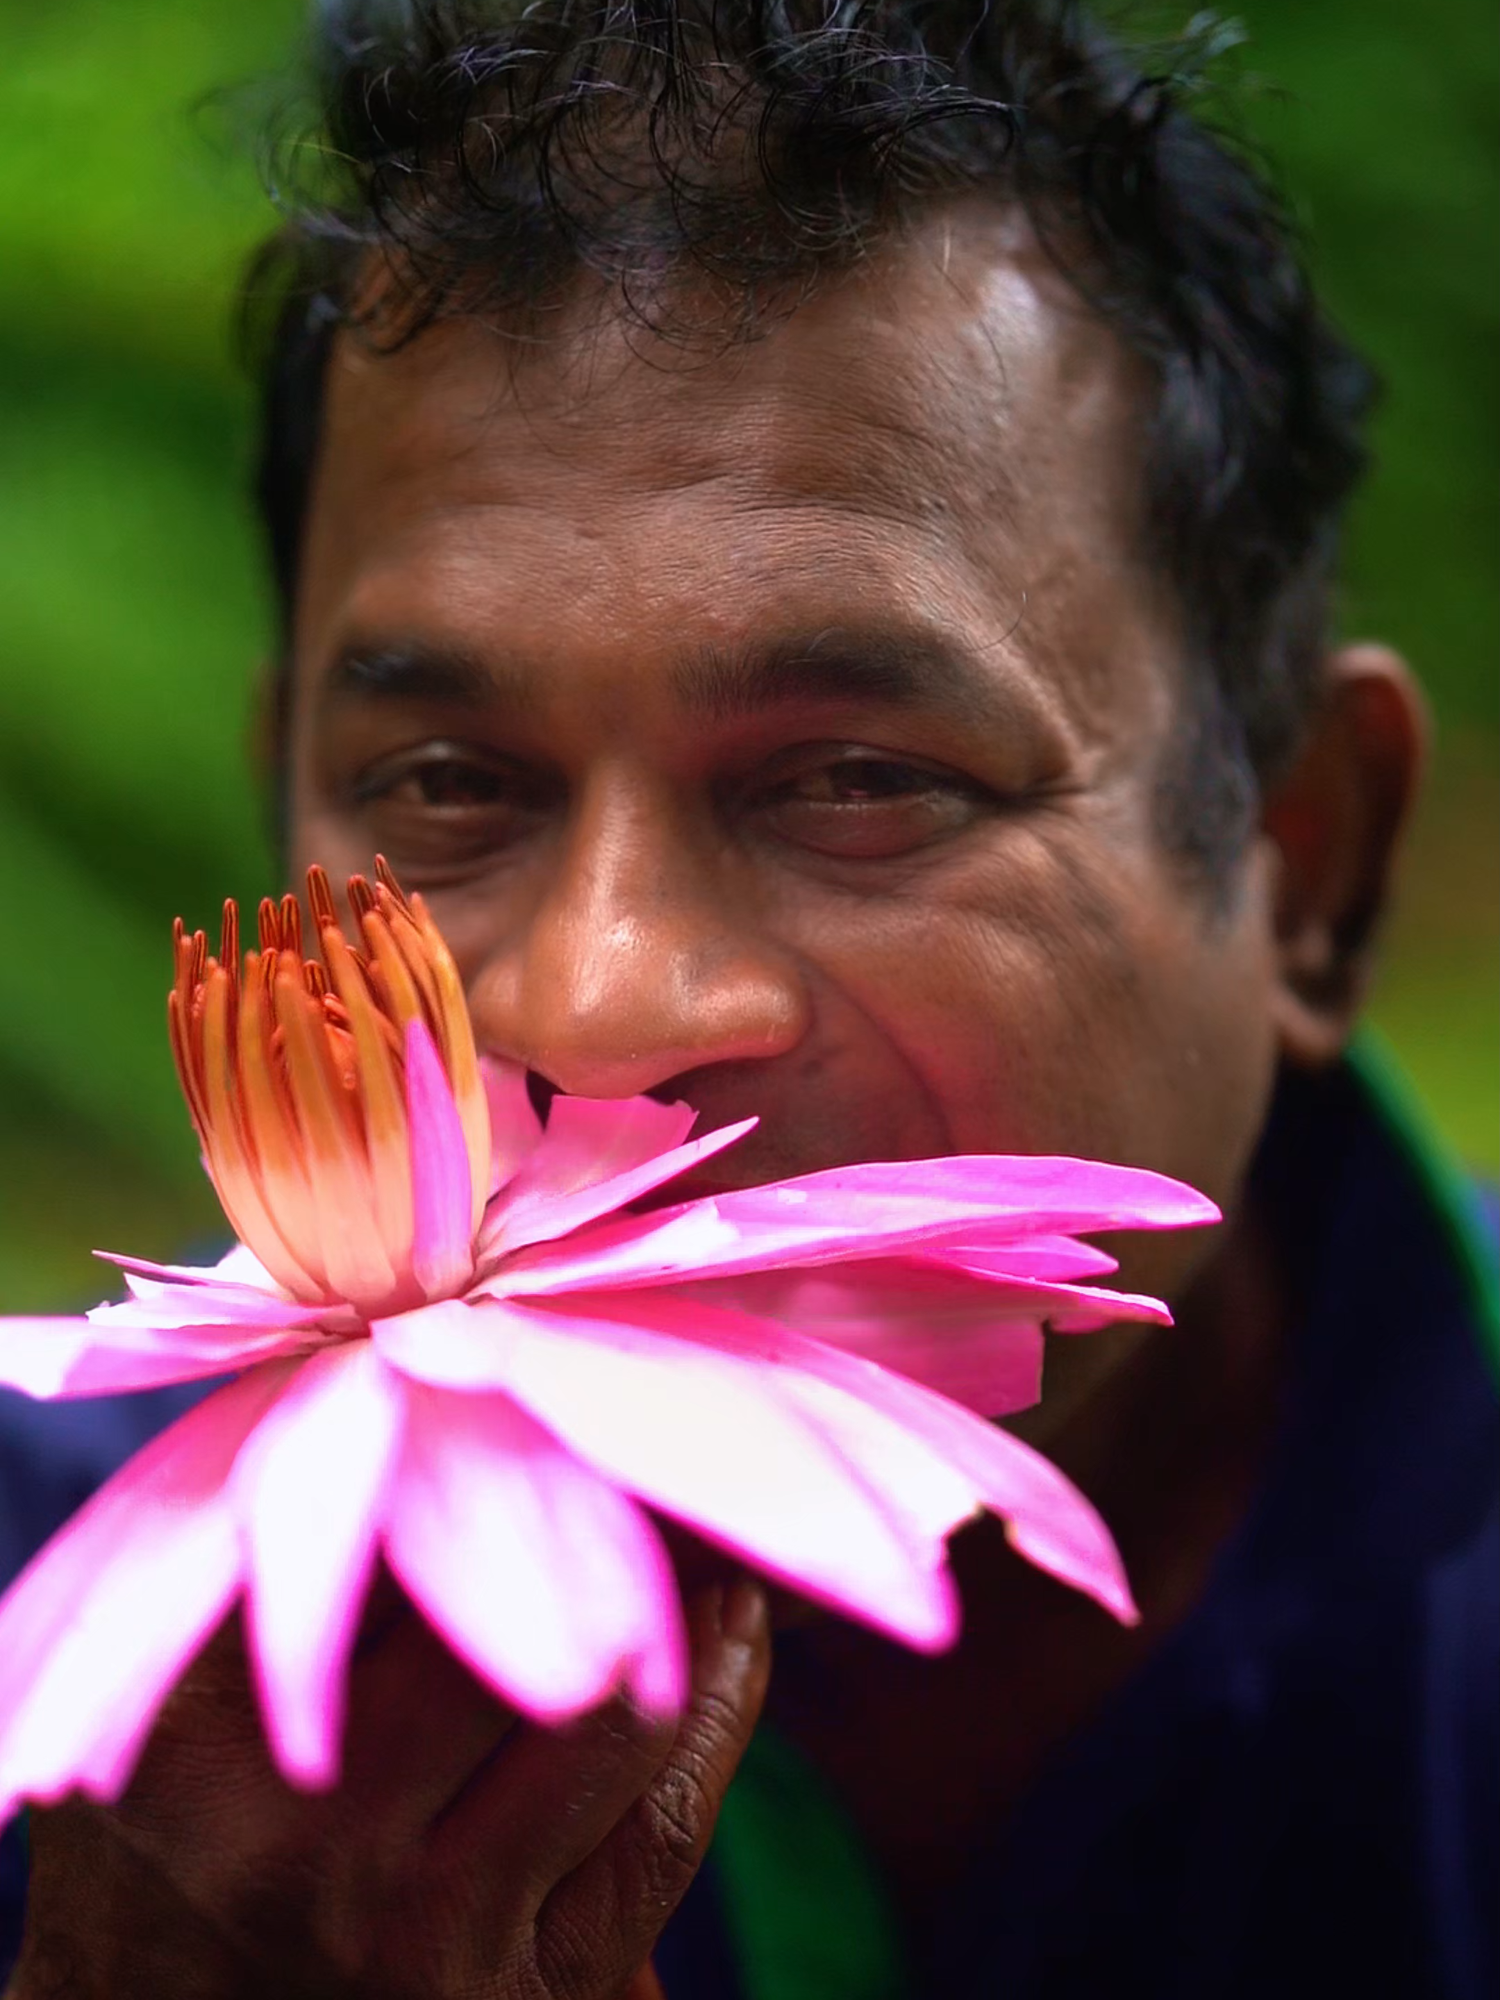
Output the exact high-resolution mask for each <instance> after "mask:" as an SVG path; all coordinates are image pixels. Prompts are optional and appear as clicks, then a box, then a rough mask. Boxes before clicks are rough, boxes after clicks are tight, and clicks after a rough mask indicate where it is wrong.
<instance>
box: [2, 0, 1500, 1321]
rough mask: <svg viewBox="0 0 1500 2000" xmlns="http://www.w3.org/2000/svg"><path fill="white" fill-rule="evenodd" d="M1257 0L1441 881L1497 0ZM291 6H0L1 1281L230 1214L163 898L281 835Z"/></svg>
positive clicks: (1475, 806)
mask: <svg viewBox="0 0 1500 2000" xmlns="http://www.w3.org/2000/svg"><path fill="white" fill-rule="evenodd" d="M1240 11H1241V12H1242V13H1243V14H1244V15H1245V16H1246V17H1247V25H1248V29H1249V33H1250V39H1249V42H1248V45H1247V46H1246V48H1245V49H1244V50H1243V51H1241V52H1240V54H1239V55H1238V57H1237V58H1235V61H1236V62H1237V64H1238V68H1239V70H1240V72H1241V80H1242V86H1243V92H1244V96H1243V109H1242V112H1241V114H1240V116H1241V117H1242V120H1243V123H1244V125H1245V127H1246V129H1247V131H1248V132H1249V133H1250V134H1251V135H1252V137H1253V138H1254V139H1255V140H1256V141H1257V142H1259V143H1263V144H1264V145H1265V147H1266V148H1267V149H1268V150H1269V151H1270V152H1271V153H1272V154H1274V156H1275V157H1276V158H1277V159H1278V160H1279V161H1280V162H1281V164H1282V167H1283V169H1284V178H1285V180H1286V181H1287V183H1288V184H1289V186H1290V187H1291V189H1292V191H1293V194H1294V198H1295V201H1296V204H1297V207H1298V210H1299V212H1300V213H1301V214H1303V215H1304V216H1305V218H1306V221H1307V226H1308V231H1309V236H1310V240H1311V245H1312V254H1313V257H1314V260H1315V263H1316V265H1317V268H1318V269H1319V271H1320V274H1321V275H1322V277H1323V279H1324V281H1325V283H1326V287H1327V291H1328V296H1329V298H1330V300H1331V302H1332V304H1333V306H1334V309H1335V310H1336V312H1337V313H1338V315H1339V316H1340V317H1341V318H1342V319H1343V321H1344V322H1345V323H1346V324H1347V325H1348V326H1349V328H1350V329H1351V330H1352V331H1353V332H1354V333H1355V334H1356V335H1357V336H1358V337H1359V338H1360V339H1361V340H1362V341H1363V342H1364V344H1365V345H1366V346H1367V347H1368V348H1369V350H1370V351H1371V352H1372V353H1373V354H1374V356H1375V358H1376V359H1377V361H1378V362H1379V363H1380V365H1381V367H1382V368H1383V370H1384V371H1385V373H1386V376H1387V377H1388V379H1389V382H1390V384H1391V395H1390V398H1389V401H1388V404H1387V406H1386V409H1385V411H1384V413H1383V415H1382V417H1381V420H1380V425H1379V430H1378V435H1377V445H1378V450H1379V457H1380V468H1379V472H1378V475H1377V477H1376V479H1375V480H1374V481H1373V482H1372V484H1371V487H1370V489H1369V492H1368V495H1367V497H1366V499H1365V501H1364V503H1363V505H1362V506H1361V509H1360V511H1359V515H1358V518H1357V522H1356V525H1355V532H1354V535H1353V538H1352V543H1351V548H1350V559H1349V587H1348V603H1347V615H1346V623H1347V624H1348V626H1349V628H1350V629H1351V630H1355V629H1357V630H1359V631H1365V632H1379V633H1381V634H1382V635H1385V636H1388V637H1391V638H1393V639H1395V640H1396V641H1397V642H1398V643H1400V644H1402V645H1404V646H1405V647H1406V648H1407V649H1408V650H1409V651H1410V652H1411V654H1412V656H1413V657H1414V659H1415V660H1416V661H1417V663H1418V664H1419V666H1420V668H1421V670H1422V672H1423V674H1424V676H1425V678H1426V679H1427V682H1428V684H1429V686H1430V687H1431V688H1432V690H1433V692H1434V696H1435V699H1436V702H1437V706H1438V709H1439V712H1440V714H1441V715H1442V716H1443V717H1445V718H1447V719H1448V720H1449V721H1450V722H1451V723H1452V724H1453V725H1454V727H1455V729H1456V731H1457V732H1458V733H1457V735H1456V738H1455V741H1456V743H1457V744H1458V745H1459V746H1461V748H1462V756H1463V760H1464V761H1463V765H1462V770H1463V783H1462V785H1460V786H1458V787H1457V790H1456V791H1455V788H1454V787H1453V786H1452V785H1445V786H1444V787H1442V788H1441V789H1442V790H1443V792H1444V793H1445V795H1447V794H1452V795H1453V796H1447V797H1446V804H1445V816H1442V817H1441V825H1440V826H1439V827H1438V831H1437V833H1435V834H1434V833H1432V832H1431V830H1429V833H1428V835H1427V849H1428V851H1430V852H1431V854H1433V855H1434V856H1435V857H1437V858H1436V859H1435V860H1434V861H1433V862H1432V863H1431V867H1432V868H1433V869H1435V870H1438V871H1440V872H1441V873H1442V874H1443V876H1444V877H1446V876H1448V875H1451V873H1452V872H1453V870H1454V868H1455V866H1457V867H1458V868H1459V870H1460V872H1462V870H1463V866H1464V863H1463V860H1462V857H1463V856H1465V855H1467V854H1469V853H1470V852H1472V853H1473V854H1474V855H1478V854H1479V853H1480V852H1481V851H1483V852H1484V853H1489V852H1491V851H1492V850H1493V846H1494V843H1493V838H1492V828H1491V826H1490V824H1489V821H1490V820H1491V818H1492V816H1493V800H1494V789H1495V788H1494V771H1495V756H1494V739H1493V731H1494V730H1495V727H1496V722H1497V716H1496V702H1495V696H1496V677H1495V674H1494V666H1493V662H1494V658H1495V640H1496V636H1497V625H1500V608H1497V598H1496V585H1495V577H1494V573H1493V569H1492V565H1491V552H1492V549H1493V546H1494V528H1495V518H1494V517H1495V494H1494V483H1493V475H1492V466H1493V462H1494V444H1495V432H1496V396H1495V381H1494V374H1493V369H1492V366H1491V361H1492V355H1493V339H1494V326H1495V316H1496V313H1495V308H1496V300H1495V290H1494V272H1495V270H1496V268H1497V259H1496V256H1495V251H1496V247H1497V245H1496V236H1497V215H1496V207H1497V201H1496V190H1495V188H1494V185H1493V175H1492V157H1493V143H1492V141H1493V125H1494V114H1493V99H1494V69H1495V63H1494V55H1493V50H1492V46H1491V43H1492V27H1491V22H1490V18H1489V10H1488V8H1487V7H1486V6H1485V5H1484V4H1483V0H1428V4H1427V5H1426V6H1425V7H1423V8H1420V9H1415V8H1412V7H1411V6H1410V5H1409V0H1318V4H1316V5H1315V6H1314V5H1309V4H1308V0H1250V4H1248V5H1246V6H1245V7H1244V8H1242V9H1241V10H1240ZM1186 12H1187V10H1186V9H1184V10H1183V14H1182V15H1181V16H1179V17H1178V18H1179V21H1180V20H1181V19H1183V18H1185V16H1186ZM301 19H302V10H301V7H300V5H299V4H298V0H254V4H253V5H249V6H247V5H245V4H243V0H48V4H46V5H45V6H43V5H36V4H33V5H32V6H30V7H28V8H22V7H20V6H19V5H16V4H14V0H12V4H11V5H9V6H7V7H5V8H4V9H3V10H0V25H3V35H4V40H3V49H4V64H3V67H0V268H3V270H4V273H5V284H4V286H3V288H0V551H3V555H0V635H3V637H0V856H3V870H0V937H3V939H4V947H3V949H0V1186H3V1188H4V1190H5V1193H4V1198H3V1201H0V1300H3V1302H4V1304H5V1306H6V1308H7V1309H12V1310H14V1309H19V1308H23V1307H25V1306H27V1305H30V1304H38V1305H40V1304H51V1303H56V1302H57V1301H58V1300H60V1299H64V1298H69V1297H79V1296H88V1295H90V1294H91V1293H93V1294H96V1293H97V1292H98V1290H99V1289H101V1287H100V1283H99V1279H98V1277H97V1276H96V1275H94V1274H93V1272H92V1271H91V1269H90V1267H89V1265H88V1263H87V1260H86V1257H85V1256H84V1254H83V1253H84V1250H85V1248H86V1246H87V1244H88V1243H89V1242H90V1241H103V1242H113V1243H116V1244H127V1245H128V1246H129V1247H131V1248H133V1249H137V1250H141V1251H144V1252H148V1253H149V1252H153V1251H154V1252H157V1253H161V1254H170V1253H171V1252H173V1251H174V1250H178V1249H180V1248H181V1246H182V1242H183V1240H184V1238H185V1237H187V1236H191V1235H192V1234H193V1233H194V1232H197V1231H202V1230H205V1229H208V1228H211V1227H212V1218H213V1213H214V1211H213V1209H212V1204H211V1202H210V1201H208V1200H207V1198H206V1196H205V1193H204V1190H203V1188H202V1185H201V1181H200V1178H199V1176H198V1170H197V1166H196V1162H195V1160H194V1158H193V1148H192V1144H191V1140H190V1136H189V1134H188V1129H187V1124H186V1120H185V1118H184V1117H183V1115H182V1112H181V1109H180V1106H179V1105H178V1102H177V1098H176V1092H175V1086H174V1085H173V1083H172V1081H171V1077H170V1066H169V1063H168V1060H167V1054H166V1045H165V1037H164V1035H163V1034H162V1031H161V1021H162V992H163V988H164V985H165V980H166V976H167V946H166V937H167V930H168V926H169V925H170V922H171V919H172V917H173V916H174V915H175V914H177V913H178V912H181V913H182V914H183V915H184V916H186V917H187V918H188V919H189V920H190V921H191V922H194V923H205V924H212V922H213V921H214V919H215V916H216V912H217V908H218V903H219V900H220V898H221V897H222V896H224V895H225V894H226V893H234V894H236V895H239V896H241V897H245V896H254V895H255V894H257V893H258V892H259V890H260V889H261V888H262V887H264V886H268V885H269V868H270V864H269V859H268V856H267V853H266V849H265V845H264V842H263V839H262V831H261V807H260V803H259V801H258V799H257V797H256V794H255V791H254V789H253V787H252V784H251V780H250V777H249V775H248V764H249V760H248V758H247V757H246V754H245V752H246V746H247V743H248V740H249V738H250V735H251V732H252V722H253V717H252V707H253V688H254V683H255V678H256V671H257V663H258V661H259V660H260V659H261V657H262V656H263V654H264V651H265V648H266V645H267V633H268V628H269V620H268V617H267V605H266V600H265V594H264V589H263V585H262V582H261V578H260V573H259V563H258V551H257V549H256V546H255V542H254V536H253V529H252V524H251V521H250V517H249V513H248V509H247V508H246V506H245V504H244V500H243V497H242V495H243V488H244V481H245V471H246V457H247V438H248V409H247V398H246V395H245V391H244V387H243V385H242V383H241V382H240V380H239V379H238V377H237V374H236V372H235V368H234V365H233V361H232V356H231V349H230V341H229V333H228V328H229V299H230V296H231V293H232V289H233V283H234V275H235V272H236V270H237V268H238V265H239V263H240V261H241V259H242V257H243V255H244V252H245V251H246V249H247V248H248V246H249V245H250V244H251V243H252V242H253V241H254V240H255V239H256V238H257V237H258V236H259V235H260V234H261V233H262V232H263V231H264V229H265V228H266V226H267V224H268V222H269V220H270V219H271V212H270V210H269V209H268V207H267V204H266V202H265V199H264V197H263V195H262V194H261V192H260V190H259V188H258V185H257V179H256V174H255V172H254V169H253V165H252V163H251V160H250V157H249V152H248V148H246V147H245V146H244V145H242V144H241V143H240V138H239V137H237V133H236V127H237V125H238V126H241V127H243V126H244V125H245V124H247V123H248V122H253V116H254V110H253V107H254V105H255V103H256V102H257V101H261V100H259V99H257V98H256V96H255V95H254V93H252V95H251V96H250V98H249V99H242V98H231V99H229V100H225V99H224V98H223V97H222V96H221V95H218V94H217V93H220V92H221V91H222V89H223V87H225V86H236V85H240V84H243V83H245V82H247V81H248V80H253V79H255V78H257V77H266V76H274V75H275V74H276V72H277V71H278V69H284V68H285V66H286V65H287V64H288V62H289V60H290V57H291V54H292V53H293V51H294V50H295V45H296V41H297V37H298V34H299V24H300V21H301ZM246 104H248V106H249V107H250V108H249V109H248V110H245V109H244V108H241V109H240V110H236V109H234V108H233V107H234V106H235V105H240V106H241V107H243V106H245V105H246ZM1476 746H1477V747H1476ZM1450 768H1451V769H1454V770H1456V769H1457V766H1456V765H1453V766H1451V767H1447V766H1445V767H1443V769H1444V770H1445V772H1447V771H1448V770H1449V769H1450ZM1454 797H1459V798H1460V804H1461V806H1462V810H1461V811H1459V812H1458V816H1457V817H1456V818H1455V816H1454ZM1465 801H1466V802H1467V803H1463V802H1465ZM1455 857H1460V858H1459V860H1458V861H1457V862H1455ZM1421 887H1422V885H1421V883H1418V884H1417V888H1418V891H1419V892H1420V890H1421ZM1429 901H1430V902H1431V905H1432V907H1433V908H1434V909H1436V910H1438V912H1439V914H1438V916H1437V918H1436V919H1435V920H1434V923H1429V924H1428V925H1427V927H1426V928H1425V929H1424V928H1423V921H1422V920H1420V910H1421V907H1422V905H1423V897H1422V895H1421V893H1418V894H1417V895H1416V896H1415V897H1414V899H1413V907H1414V910H1415V911H1416V912H1417V914H1416V915H1414V916H1413V918H1412V919H1411V920H1410V921H1409V922H1408V926H1407V930H1406V932H1405V934H1404V938H1405V942H1404V943H1402V944H1401V945H1400V946H1399V948H1398V952H1397V957H1396V961H1395V963H1394V965H1393V967H1392V973H1391V979H1390V984H1389V987H1388V997H1387V1001H1386V1011H1387V1015H1388V1024H1389V1025H1390V1026H1391V1027H1392V1028H1393V1030H1394V1032H1395V1034H1396V1037H1397V1040H1398V1043H1399V1045H1400V1047H1401V1049H1402V1052H1403V1054H1404V1055H1405V1056H1406V1058H1407V1060H1408V1062H1410V1063H1411V1064H1412V1065H1413V1067H1414V1069H1415V1071H1416V1073H1417V1076H1418V1080H1419V1081H1420V1082H1422V1083H1423V1084H1424V1085H1425V1087H1426V1088H1427V1089H1428V1092H1429V1095H1430V1096H1431V1097H1432V1098H1433V1100H1434V1102H1435V1103H1436V1104H1437V1107H1438V1109H1439V1110H1440V1112H1441V1113H1442V1114H1443V1116H1444V1118H1445V1120H1446V1122H1447V1123H1448V1126H1449V1129H1450V1130H1451V1131H1452V1132H1453V1133H1454V1135H1455V1136H1456V1137H1457V1138H1458V1139H1459V1140H1460V1142H1461V1143H1463V1144H1465V1145H1466V1146H1467V1147H1468V1148H1469V1149H1470V1151H1471V1152H1472V1153H1474V1154H1475V1155H1476V1156H1478V1157H1483V1158H1485V1159H1488V1160H1490V1161H1491V1162H1493V1161H1494V1159H1495V1138H1494V1135H1493V1129H1492V1128H1493V1104H1494V1090H1493V1087H1492V1084H1493V1078H1494V1068H1495V1057H1494V1038H1493V1034H1492V1032H1491V1022H1492V1018H1493V996H1494V981H1493V969H1492V947H1491V939H1492V928H1491V927H1490V926H1491V919H1490V917H1489V914H1488V911H1487V910H1485V911H1481V910H1480V908H1479V905H1478V899H1477V896H1475V895H1473V894H1471V895H1470V897H1469V899H1468V901H1467V902H1463V901H1462V900H1460V903H1459V905H1457V906H1455V904H1454V901H1453V898H1452V897H1451V896H1449V897H1448V898H1447V899H1446V900H1445V899H1444V898H1443V897H1441V896H1437V897H1435V898H1429ZM1434 925H1435V927H1434Z"/></svg>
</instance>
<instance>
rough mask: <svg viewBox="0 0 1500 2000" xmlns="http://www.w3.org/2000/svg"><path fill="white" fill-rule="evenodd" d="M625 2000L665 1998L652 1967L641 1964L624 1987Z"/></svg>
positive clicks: (661, 1999) (664, 1999) (665, 1999)
mask: <svg viewBox="0 0 1500 2000" xmlns="http://www.w3.org/2000/svg"><path fill="white" fill-rule="evenodd" d="M625 2000H667V1996H666V1994H665V1993H664V1992H663V1991H662V1984H661V1981H660V1980H659V1979H658V1978H657V1976H656V1972H655V1969H654V1967H652V1966H651V1965H649V1964H647V1965H643V1966H642V1967H641V1969H640V1971H639V1972H638V1973H637V1974H636V1975H635V1978H634V1979H632V1980H631V1982H630V1984H629V1986H628V1987H627V1988H626V1989H625Z"/></svg>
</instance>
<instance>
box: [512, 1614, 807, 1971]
mask: <svg viewBox="0 0 1500 2000" xmlns="http://www.w3.org/2000/svg"><path fill="white" fill-rule="evenodd" d="M690 1618H691V1622H692V1631H693V1641H694V1647H693V1653H694V1672H693V1690H692V1695H691V1698H690V1700H689V1704H688V1708H687V1711H686V1713H685V1714H684V1716H683V1718H682V1722H681V1725H680V1727H679V1728H678V1731H677V1735H676V1738H675V1740H674V1741H673V1743H672V1746H671V1749H670V1751H669V1752H668V1754H667V1756H666V1757H665V1758H664V1759H663V1760H662V1761H661V1763H660V1764H659V1765H658V1767H657V1769H656V1770H655V1771H654V1773H653V1774H652V1776H651V1778H650V1780H649V1782H648V1783H647V1785H646V1787H645V1788H644V1790H643V1791H642V1792H641V1794H640V1796H639V1797H638V1798H637V1799H636V1800H635V1802H634V1803H633V1805H631V1806H630V1807H629V1809H628V1810H627V1811H626V1812H625V1814H624V1815H623V1816H622V1817H621V1819H620V1821H619V1823H618V1824H617V1825H616V1826H615V1827H614V1828H613V1829H612V1831H611V1832H610V1833H609V1835H608V1836H607V1837H606V1838H605V1839H604V1840H603V1841H602V1842H601V1843H600V1844H599V1845H598V1846H597V1847H596V1848H595V1849H594V1851H593V1852H592V1853H590V1854H589V1856H588V1858H587V1859H586V1860H585V1861H583V1862H582V1863H581V1864H580V1866H579V1867H577V1868H576V1869H575V1870H574V1871H573V1872H572V1873H571V1874H569V1875H568V1876H567V1877H566V1878H564V1879H563V1880H561V1881H560V1882H559V1884H558V1886H557V1888H556V1889H554V1890H553V1892H552V1894H551V1895H550V1896H549V1897H548V1898H547V1900H546V1902H545V1903H544V1905H543V1906H542V1908H541V1910H540V1911H539V1912H538V1915H537V1920H536V1953H537V1963H538V1967H539V1969H540V1970H541V1972H542V1983H543V1988H544V1990H545V1991H546V1992H548V1993H555V1994H557V1995H559V1996H568V1995H573V1994H577V1995H578V1996H580V2000H582V1997H583V1996H585V1995H592V1994H593V1993H595V1992H599V1991H602V1990H605V1989H604V1988H602V1987H601V1986H600V1985H599V1983H598V1981H599V1977H600V1972H601V1969H602V1968H604V1967H608V1966H611V1965H613V1966H616V1967H619V1968H621V1969H623V1970H628V1969H629V1968H630V1967H632V1966H638V1965H640V1964H641V1962H642V1960H644V1959H645V1958H646V1957H647V1956H648V1954H649V1953H650V1951H651V1949H652V1947H653V1946H654V1945H655V1943H656V1940H657V1938H658V1937H659V1936H660V1935H661V1932H662V1929H663V1927H664V1925H665V1924H666V1922H667V1919H668V1918H669V1917H670V1916H671V1914H672V1912H673V1910H674V1909H676V1907H677V1905H678V1903H679V1902H680V1901H681V1900H682V1897H683V1895H684V1893H685V1892H686V1890H687V1887H688V1884H689V1883H690V1882H691V1881H692V1879H693V1876H694V1875H695V1874H696V1873H697V1870H698V1868H699V1866H700V1865H701V1863H702V1861H703V1857H704V1855H705V1854H706V1853H707V1852H708V1845H709V1841H710V1840H711V1839H712V1837H713V1830H714V1823H715V1821H716V1820H717V1818H718V1814H719V1808H720V1806H721V1805H722V1804H723V1801H724V1794H725V1792H726V1791H728V1789H729V1783H730V1780H731V1779H732V1778H733V1776H734V1773H735V1771H736V1770H737V1769H738V1767H739V1762H740V1759H741V1758H742V1757H743V1756H744V1754H745V1751H746V1749H747V1747H748V1746H749V1742H750V1738H751V1736H752V1735H753V1734H754V1732H755V1725H756V1722H757V1721H758V1719H759V1716H760V1711H761V1707H762V1705H763V1703H764V1701H765V1695H766V1687H767V1683H768V1681H769V1679H770V1667H771V1648H770V1619H769V1615H768V1612H767V1608H766V1598H765V1593H764V1591H763V1590H762V1589H761V1587H760V1585H759V1584H757V1583H755V1582H754V1581H753V1580H752V1579H751V1578H749V1577H741V1578H739V1579H737V1580H736V1581H735V1582H733V1583H731V1584H730V1585H728V1586H727V1588H724V1587H716V1588H713V1589H710V1590H708V1591H705V1592H703V1593H701V1594H700V1596H699V1597H698V1598H697V1599H696V1600H695V1602H694V1604H693V1605H692V1607H691V1610H690ZM616 1976H619V1975H618V1973H617V1975H616ZM591 1980H592V1981H593V1982H594V1983H592V1984H591V1983H590V1982H591ZM646 1990H647V1991H649V1989H646Z"/></svg>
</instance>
